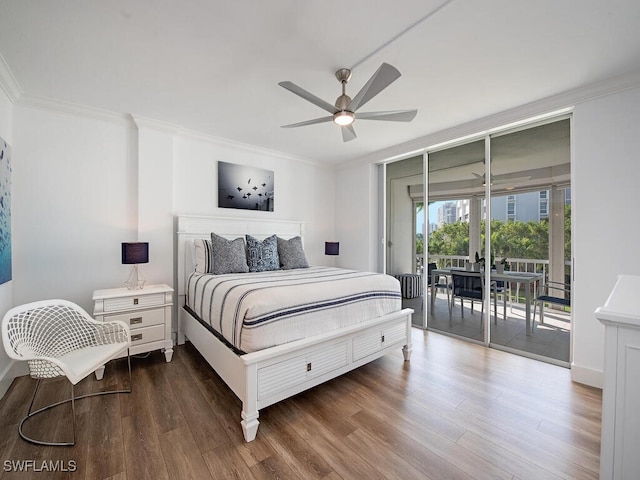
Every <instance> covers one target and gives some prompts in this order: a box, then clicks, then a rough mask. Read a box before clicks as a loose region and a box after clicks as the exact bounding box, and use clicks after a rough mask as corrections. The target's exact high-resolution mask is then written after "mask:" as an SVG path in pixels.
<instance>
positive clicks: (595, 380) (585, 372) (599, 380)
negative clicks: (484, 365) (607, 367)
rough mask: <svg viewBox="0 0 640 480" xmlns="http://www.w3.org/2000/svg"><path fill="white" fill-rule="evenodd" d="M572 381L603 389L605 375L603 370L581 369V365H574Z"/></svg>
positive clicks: (572, 365) (572, 366) (572, 367)
mask: <svg viewBox="0 0 640 480" xmlns="http://www.w3.org/2000/svg"><path fill="white" fill-rule="evenodd" d="M571 380H573V381H574V382H578V383H582V384H583V385H588V386H590V387H595V388H600V389H601V388H602V386H603V385H604V373H603V372H602V371H601V370H593V369H592V368H587V367H581V366H580V365H576V364H575V363H572V364H571Z"/></svg>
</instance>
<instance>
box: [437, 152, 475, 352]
mask: <svg viewBox="0 0 640 480" xmlns="http://www.w3.org/2000/svg"><path fill="white" fill-rule="evenodd" d="M428 166H429V186H428V195H429V198H428V204H429V207H428V210H427V213H428V226H429V227H428V259H429V263H430V264H431V265H432V268H433V265H434V264H435V265H436V270H435V272H436V273H435V274H433V273H432V274H431V275H428V276H429V279H430V291H429V294H430V295H429V298H428V306H429V308H428V311H427V327H428V328H429V329H432V330H438V331H442V332H446V333H449V334H453V335H458V336H462V337H466V338H471V339H474V340H477V341H484V325H483V321H482V314H481V312H482V311H483V309H484V306H483V304H482V295H483V293H482V292H483V290H482V284H481V282H480V273H479V272H473V267H472V266H471V263H470V260H471V261H473V260H474V258H475V252H477V251H479V250H480V216H481V215H482V201H481V199H480V195H482V194H483V192H484V186H483V183H484V140H479V141H475V142H471V143H468V144H464V145H459V146H455V147H451V148H448V149H444V150H441V151H438V152H433V153H430V154H429V156H428ZM467 269H468V270H467ZM456 270H458V272H456ZM460 271H461V272H460ZM432 272H433V270H432ZM455 273H462V274H464V275H463V276H458V275H454V274H455ZM454 278H455V282H456V284H455V285H454ZM452 298H453V303H451V299H452Z"/></svg>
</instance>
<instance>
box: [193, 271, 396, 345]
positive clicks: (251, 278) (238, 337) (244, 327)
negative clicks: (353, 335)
mask: <svg viewBox="0 0 640 480" xmlns="http://www.w3.org/2000/svg"><path fill="white" fill-rule="evenodd" d="M186 302H187V305H188V306H189V308H190V309H191V310H192V311H193V312H194V313H195V314H197V315H198V317H199V318H200V320H201V321H203V322H204V323H205V324H207V325H209V326H210V327H212V328H213V329H214V330H215V331H216V332H218V333H219V334H221V335H222V336H223V337H224V338H225V339H226V341H227V342H229V343H230V344H231V345H232V346H234V347H235V348H237V349H239V350H240V351H241V352H246V353H248V352H254V351H258V350H262V349H264V348H269V347H273V346H275V345H280V344H283V343H287V342H291V341H294V340H299V339H301V338H306V337H308V336H313V335H318V334H320V333H325V332H328V331H331V330H333V329H336V328H341V327H346V326H350V325H356V324H362V323H363V322H366V321H367V320H371V319H375V318H376V317H379V316H381V315H385V314H387V313H391V312H395V311H398V310H400V309H401V302H402V297H401V294H400V285H399V282H398V280H396V279H395V278H393V277H391V276H389V275H384V274H379V273H371V272H358V271H354V270H344V269H338V268H332V267H310V268H303V269H296V270H277V271H270V272H260V273H238V274H225V275H209V274H199V273H193V274H192V275H191V276H190V277H189V280H188V285H187V300H186Z"/></svg>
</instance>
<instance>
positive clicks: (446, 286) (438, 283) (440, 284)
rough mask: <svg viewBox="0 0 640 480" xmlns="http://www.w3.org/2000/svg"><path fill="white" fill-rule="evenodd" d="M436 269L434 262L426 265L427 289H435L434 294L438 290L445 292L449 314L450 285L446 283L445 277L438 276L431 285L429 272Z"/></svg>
mask: <svg viewBox="0 0 640 480" xmlns="http://www.w3.org/2000/svg"><path fill="white" fill-rule="evenodd" d="M437 268H438V265H437V264H436V263H435V262H429V263H428V264H427V288H435V289H436V292H437V291H438V289H440V290H445V291H446V292H447V307H448V308H449V312H451V298H450V292H451V288H452V286H451V284H450V283H448V282H447V276H446V275H438V276H437V277H436V282H435V283H434V284H433V285H432V284H431V281H432V277H431V272H432V271H433V270H435V269H437ZM443 279H444V281H443ZM432 311H433V309H432Z"/></svg>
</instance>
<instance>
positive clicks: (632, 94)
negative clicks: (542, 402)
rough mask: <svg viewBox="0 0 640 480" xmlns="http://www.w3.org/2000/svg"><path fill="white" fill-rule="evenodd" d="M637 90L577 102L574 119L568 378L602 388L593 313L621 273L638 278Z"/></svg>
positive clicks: (600, 336) (599, 337) (600, 340)
mask: <svg viewBox="0 0 640 480" xmlns="http://www.w3.org/2000/svg"><path fill="white" fill-rule="evenodd" d="M638 125H640V88H636V89H633V90H629V91H625V92H623V93H618V94H616V95H610V96H606V97H602V98H599V99H597V100H593V101H590V102H585V103H583V104H579V105H577V106H576V108H575V113H574V121H573V142H574V144H573V156H574V163H573V181H572V195H573V198H572V211H573V220H574V224H573V226H572V228H573V234H572V236H573V239H574V244H573V246H574V252H573V253H574V258H575V261H574V273H575V278H574V282H573V302H574V303H573V305H574V332H573V335H574V337H573V342H574V358H573V375H574V378H575V379H576V380H578V381H581V382H582V383H588V384H596V385H601V384H602V369H603V364H604V350H603V345H604V328H603V326H602V325H601V324H600V323H599V322H598V321H597V320H596V319H595V317H594V315H593V311H594V310H595V309H596V308H597V307H598V306H600V305H602V304H603V303H604V302H605V301H606V299H607V296H608V295H609V293H610V291H611V289H612V288H613V285H614V283H615V280H616V276H617V275H618V274H620V273H627V274H634V275H639V274H640V248H638V238H640V222H638V213H637V211H636V209H637V206H638V205H640V188H638V181H639V179H640V135H638Z"/></svg>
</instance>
